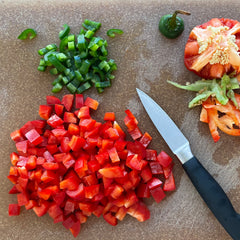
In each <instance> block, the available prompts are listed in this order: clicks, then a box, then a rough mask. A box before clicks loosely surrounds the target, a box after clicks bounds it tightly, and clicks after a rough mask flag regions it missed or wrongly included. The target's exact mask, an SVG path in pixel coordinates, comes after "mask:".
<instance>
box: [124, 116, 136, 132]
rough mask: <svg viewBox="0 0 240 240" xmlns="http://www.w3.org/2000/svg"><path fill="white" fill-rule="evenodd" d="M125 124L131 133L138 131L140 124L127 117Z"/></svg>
mask: <svg viewBox="0 0 240 240" xmlns="http://www.w3.org/2000/svg"><path fill="white" fill-rule="evenodd" d="M124 123H125V125H126V127H127V128H128V130H129V131H132V130H134V129H136V128H137V125H138V122H137V121H136V120H135V119H133V118H130V117H129V116H126V117H125V118H124Z"/></svg>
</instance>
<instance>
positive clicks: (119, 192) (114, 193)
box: [110, 185, 124, 199]
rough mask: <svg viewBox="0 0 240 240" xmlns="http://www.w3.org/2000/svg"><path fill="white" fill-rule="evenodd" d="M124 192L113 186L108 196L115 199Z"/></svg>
mask: <svg viewBox="0 0 240 240" xmlns="http://www.w3.org/2000/svg"><path fill="white" fill-rule="evenodd" d="M123 192H124V189H123V188H122V187H121V186H120V185H115V187H114V189H113V190H112V192H111V193H110V196H111V197H112V198H114V199H117V198H119V197H120V196H121V194H122V193H123Z"/></svg>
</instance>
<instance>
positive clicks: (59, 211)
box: [48, 204, 63, 219]
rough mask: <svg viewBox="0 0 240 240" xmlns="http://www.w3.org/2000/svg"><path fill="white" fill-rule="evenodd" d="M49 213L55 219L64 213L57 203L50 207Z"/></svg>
mask: <svg viewBox="0 0 240 240" xmlns="http://www.w3.org/2000/svg"><path fill="white" fill-rule="evenodd" d="M48 214H49V216H50V217H51V218H53V219H55V218H57V217H58V216H59V215H61V214H63V211H62V209H61V208H60V207H59V205H57V204H53V205H51V206H50V207H49V209H48Z"/></svg>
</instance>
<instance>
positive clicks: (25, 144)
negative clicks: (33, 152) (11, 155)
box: [16, 140, 28, 153]
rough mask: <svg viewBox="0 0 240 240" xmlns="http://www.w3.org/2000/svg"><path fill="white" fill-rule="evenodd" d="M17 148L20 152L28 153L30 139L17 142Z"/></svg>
mask: <svg viewBox="0 0 240 240" xmlns="http://www.w3.org/2000/svg"><path fill="white" fill-rule="evenodd" d="M16 148H17V150H18V152H22V153H27V150H28V140H24V141H21V142H17V143H16Z"/></svg>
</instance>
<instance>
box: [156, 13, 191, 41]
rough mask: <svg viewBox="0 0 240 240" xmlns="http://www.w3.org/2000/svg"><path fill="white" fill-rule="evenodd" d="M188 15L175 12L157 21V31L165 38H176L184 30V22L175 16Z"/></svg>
mask: <svg viewBox="0 0 240 240" xmlns="http://www.w3.org/2000/svg"><path fill="white" fill-rule="evenodd" d="M178 13H180V14H185V15H190V14H191V13H189V12H185V11H182V10H177V11H175V12H174V14H167V15H164V16H162V17H161V19H160V21H159V31H160V32H161V33H162V34H163V35H164V36H165V37H167V38H171V39H173V38H177V37H178V36H179V35H180V34H181V33H182V32H183V30H184V22H183V20H182V18H180V17H178V16H177V14H178Z"/></svg>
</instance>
